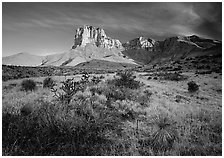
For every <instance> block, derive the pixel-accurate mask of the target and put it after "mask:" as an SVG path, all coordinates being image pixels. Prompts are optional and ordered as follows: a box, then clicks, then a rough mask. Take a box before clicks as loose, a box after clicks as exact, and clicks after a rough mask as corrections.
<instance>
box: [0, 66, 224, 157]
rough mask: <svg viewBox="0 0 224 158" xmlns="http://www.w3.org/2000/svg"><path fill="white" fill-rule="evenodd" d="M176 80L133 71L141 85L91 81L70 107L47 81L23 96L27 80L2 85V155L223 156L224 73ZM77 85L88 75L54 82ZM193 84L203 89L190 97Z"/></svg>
mask: <svg viewBox="0 0 224 158" xmlns="http://www.w3.org/2000/svg"><path fill="white" fill-rule="evenodd" d="M155 70H156V69H155ZM178 73H180V75H183V76H184V78H183V79H181V80H179V78H178V77H175V76H174V75H169V76H168V77H164V75H167V74H158V72H157V70H156V71H151V70H150V71H145V72H135V73H134V76H136V78H135V77H133V75H130V76H129V75H124V76H123V77H122V75H120V76H117V75H116V74H115V73H110V74H97V75H96V74H93V75H90V77H89V79H88V82H85V84H84V85H85V86H82V87H81V88H80V89H77V91H75V93H74V95H72V98H71V100H70V102H65V99H63V97H56V96H55V93H53V92H52V91H51V89H48V88H43V80H44V79H45V77H37V78H35V77H34V78H30V79H32V80H34V81H35V82H36V83H37V88H36V90H34V91H22V90H21V82H22V81H23V80H24V79H17V80H9V81H6V82H3V87H2V110H3V111H2V128H3V129H2V132H3V135H2V153H3V155H4V156H6V155H17V156H18V155H23V156H28V155H35V156H38V155H42V156H43V155H51V156H53V155H66V156H74V155H86V156H88V155H96V156H99V155H105V156H106V155H107V156H108V155H117V156H122V155H123V156H125V155H126V156H128V155H135V156H140V155H144V156H147V155H149V156H154V155H176V156H178V155H181V156H199V155H200V156H201V155H204V156H205V155H206V156H207V155H213V156H214V155H222V75H221V73H220V72H212V73H209V74H196V73H195V72H183V73H181V72H179V70H178ZM93 76H98V77H100V76H101V79H100V80H99V81H98V82H95V81H94V82H93V80H92V78H93ZM102 76H103V77H102ZM149 76H151V78H150V79H149ZM155 76H156V77H157V78H155V79H154V77H155ZM173 77H174V78H175V80H172V78H173ZM71 78H74V81H72V82H73V83H74V82H78V81H80V80H81V78H82V75H73V76H66V77H65V76H52V79H53V80H54V81H55V82H56V86H55V89H58V91H57V92H60V93H61V94H64V93H63V90H62V89H60V87H62V86H63V83H61V82H62V81H65V80H67V79H71ZM189 81H195V82H196V83H197V84H198V85H199V90H198V91H196V92H193V93H192V92H188V86H187V83H188V82H189ZM80 85H81V84H80ZM133 85H134V86H133ZM76 86H78V84H76ZM78 88H79V87H78Z"/></svg>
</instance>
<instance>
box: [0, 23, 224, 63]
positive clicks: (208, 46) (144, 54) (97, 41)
mask: <svg viewBox="0 0 224 158" xmlns="http://www.w3.org/2000/svg"><path fill="white" fill-rule="evenodd" d="M220 53H222V43H221V41H217V40H212V39H206V38H201V37H198V36H196V35H193V36H175V37H169V38H166V39H164V40H162V41H156V40H154V39H152V38H149V37H138V38H135V39H133V40H130V41H128V42H126V43H123V44H122V43H121V42H120V41H119V40H118V39H113V38H111V37H108V36H107V35H106V33H105V31H104V30H103V29H102V28H99V27H93V26H88V25H85V26H83V27H80V28H78V29H76V32H75V35H74V44H73V46H72V48H71V49H70V50H68V51H67V52H65V53H61V54H53V55H47V56H35V55H31V54H28V53H19V54H16V55H12V56H9V57H3V60H2V63H3V64H6V65H23V66H76V65H78V64H80V63H84V62H87V63H88V62H90V61H92V60H97V61H110V62H113V63H127V64H134V65H136V64H151V63H152V64H153V63H158V62H160V63H161V62H164V61H172V60H178V59H180V58H185V57H190V56H200V55H208V54H220ZM93 63H95V62H93ZM101 63H104V62H101ZM101 65H102V64H101Z"/></svg>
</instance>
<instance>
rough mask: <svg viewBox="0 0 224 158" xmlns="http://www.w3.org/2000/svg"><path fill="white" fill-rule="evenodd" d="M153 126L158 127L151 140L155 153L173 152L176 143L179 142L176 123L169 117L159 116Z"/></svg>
mask: <svg viewBox="0 0 224 158" xmlns="http://www.w3.org/2000/svg"><path fill="white" fill-rule="evenodd" d="M153 124H154V125H156V126H157V127H158V130H157V131H156V132H155V133H154V134H153V135H152V139H151V146H152V149H153V151H154V152H155V153H158V152H166V151H169V150H171V149H172V148H173V145H174V142H175V141H176V140H178V132H177V130H176V128H175V126H174V124H175V122H174V121H172V119H170V118H169V117H168V116H165V115H159V116H158V117H156V118H155V119H154V121H153Z"/></svg>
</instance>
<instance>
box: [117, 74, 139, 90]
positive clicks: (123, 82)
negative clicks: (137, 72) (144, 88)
mask: <svg viewBox="0 0 224 158" xmlns="http://www.w3.org/2000/svg"><path fill="white" fill-rule="evenodd" d="M117 76H118V77H119V78H116V79H114V80H115V86H118V87H120V86H124V87H126V88H130V89H137V88H139V87H140V82H139V81H136V80H135V78H136V77H135V76H134V75H133V72H131V71H124V72H119V73H117Z"/></svg>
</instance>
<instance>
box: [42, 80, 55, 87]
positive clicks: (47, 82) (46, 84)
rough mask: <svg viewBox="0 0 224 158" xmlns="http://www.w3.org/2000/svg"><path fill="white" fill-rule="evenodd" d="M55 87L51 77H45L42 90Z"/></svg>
mask: <svg viewBox="0 0 224 158" xmlns="http://www.w3.org/2000/svg"><path fill="white" fill-rule="evenodd" d="M54 86H55V81H54V80H53V79H52V78H51V77H47V78H45V79H44V81H43V88H53V87H54Z"/></svg>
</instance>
